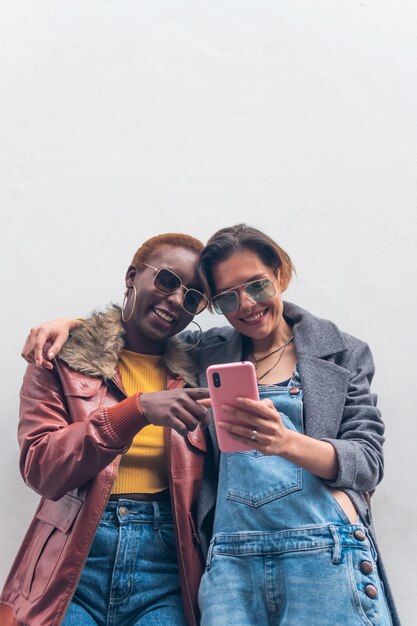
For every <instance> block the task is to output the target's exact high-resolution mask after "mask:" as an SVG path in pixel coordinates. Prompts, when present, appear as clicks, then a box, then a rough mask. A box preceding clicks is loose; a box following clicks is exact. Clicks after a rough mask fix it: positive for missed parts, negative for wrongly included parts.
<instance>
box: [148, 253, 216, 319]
mask: <svg viewBox="0 0 417 626" xmlns="http://www.w3.org/2000/svg"><path fill="white" fill-rule="evenodd" d="M144 265H146V267H150V268H151V269H152V270H155V272H156V274H155V278H154V279H153V284H154V287H155V289H156V290H157V291H159V293H162V294H164V295H165V296H168V295H169V294H170V293H174V292H175V291H177V289H179V288H180V287H182V288H183V289H184V297H183V300H182V308H183V309H184V311H186V312H187V313H189V314H190V315H198V314H199V313H201V312H202V311H204V309H205V308H206V307H207V305H208V299H207V298H206V296H205V295H204V294H203V293H201V292H200V291H197V289H188V287H186V286H185V285H184V284H183V282H182V280H181V278H180V277H179V276H177V274H176V273H175V272H173V271H172V270H170V269H168V268H167V267H161V268H159V269H158V268H157V267H154V266H153V265H148V263H144Z"/></svg>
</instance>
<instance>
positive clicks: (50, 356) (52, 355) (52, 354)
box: [48, 350, 55, 359]
mask: <svg viewBox="0 0 417 626" xmlns="http://www.w3.org/2000/svg"><path fill="white" fill-rule="evenodd" d="M54 356H55V352H53V351H52V350H51V352H49V353H48V359H53V358H54Z"/></svg>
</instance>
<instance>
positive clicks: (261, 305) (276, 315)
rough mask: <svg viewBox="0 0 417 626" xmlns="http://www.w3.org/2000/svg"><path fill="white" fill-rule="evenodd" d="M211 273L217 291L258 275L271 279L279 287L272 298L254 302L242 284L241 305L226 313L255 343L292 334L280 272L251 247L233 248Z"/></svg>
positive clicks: (257, 277) (250, 279)
mask: <svg viewBox="0 0 417 626" xmlns="http://www.w3.org/2000/svg"><path fill="white" fill-rule="evenodd" d="M212 277H213V282H214V286H215V291H216V294H219V293H221V292H222V291H226V290H227V289H233V288H234V287H236V286H237V285H242V284H244V283H248V282H250V281H252V280H256V279H259V278H269V279H271V280H272V282H273V283H274V285H275V289H276V293H275V295H274V296H273V297H272V298H269V299H268V300H263V301H262V302H253V300H251V299H250V298H249V297H248V296H247V294H246V293H245V291H244V288H242V287H239V288H238V289H236V291H237V293H238V295H239V308H238V309H237V310H236V311H233V312H232V313H227V314H226V315H225V317H226V318H227V320H228V321H229V322H230V324H231V325H232V326H233V327H234V328H235V329H236V330H237V331H239V332H240V333H242V334H243V335H246V336H247V337H250V338H251V339H252V343H253V344H254V346H256V344H262V345H265V346H267V345H268V344H271V345H272V344H274V343H276V342H277V341H279V340H280V339H281V340H282V339H283V338H284V337H287V335H288V336H289V333H290V329H289V327H288V325H287V323H286V322H285V320H284V318H283V309H284V304H283V300H282V291H281V286H280V282H279V273H278V276H277V275H276V272H274V270H273V269H272V268H270V267H268V266H267V265H265V263H264V262H263V261H262V259H261V258H260V257H259V256H258V254H256V252H253V251H252V250H249V249H243V250H239V251H237V252H234V253H233V254H232V255H231V256H229V257H228V258H227V259H225V260H224V261H221V262H219V263H217V264H216V265H214V266H213V268H212Z"/></svg>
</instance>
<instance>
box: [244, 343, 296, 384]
mask: <svg viewBox="0 0 417 626" xmlns="http://www.w3.org/2000/svg"><path fill="white" fill-rule="evenodd" d="M292 339H293V337H291V339H289V340H288V341H287V343H286V344H284V345H283V346H282V347H281V348H280V350H282V352H281V353H280V355H279V357H278V359H277V361H276V362H275V363H274V364H273V366H272V367H270V368H269V370H266V372H265V373H264V374H262V376H259V377H258V383H259V382H260V381H261V380H262V379H263V378H265V376H267V375H268V374H269V372H272V370H273V369H275V368H276V366H277V365H278V363H279V362H280V361H281V359H282V357H283V356H284V352H285V350H286V347H287V346H288V344H289V343H290V341H291V340H292ZM275 352H278V350H275ZM271 354H274V353H273V352H271ZM252 356H253V355H252ZM268 356H269V355H268ZM264 358H265V357H264ZM260 360H261V361H263V358H262V359H260ZM258 363H259V361H257V362H256V361H255V369H256V370H257V369H258Z"/></svg>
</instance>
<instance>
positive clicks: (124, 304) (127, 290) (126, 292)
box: [122, 285, 137, 324]
mask: <svg viewBox="0 0 417 626" xmlns="http://www.w3.org/2000/svg"><path fill="white" fill-rule="evenodd" d="M129 289H133V291H134V294H135V295H134V297H133V305H132V309H131V311H130V314H129V316H128V317H127V318H126V319H125V317H124V313H125V308H126V304H127V298H128V293H129ZM136 297H137V293H136V287H135V285H132V286H131V287H128V288H127V289H126V291H125V295H124V298H123V303H122V320H123V321H124V323H125V324H126V322H128V321H129V320H130V318H131V317H132V315H133V311H134V310H135V306H136Z"/></svg>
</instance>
